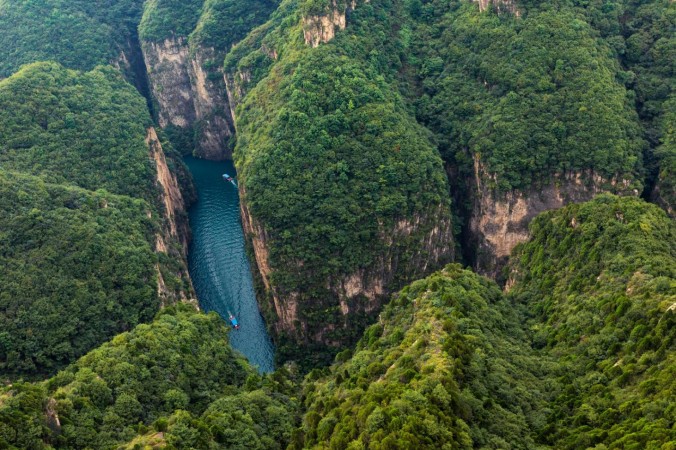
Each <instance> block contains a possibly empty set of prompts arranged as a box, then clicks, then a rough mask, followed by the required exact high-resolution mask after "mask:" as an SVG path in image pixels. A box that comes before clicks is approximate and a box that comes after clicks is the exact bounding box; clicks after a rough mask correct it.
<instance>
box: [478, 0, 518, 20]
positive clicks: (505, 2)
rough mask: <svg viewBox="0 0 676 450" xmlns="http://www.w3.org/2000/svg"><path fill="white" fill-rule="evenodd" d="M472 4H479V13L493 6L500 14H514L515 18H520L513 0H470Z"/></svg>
mask: <svg viewBox="0 0 676 450" xmlns="http://www.w3.org/2000/svg"><path fill="white" fill-rule="evenodd" d="M472 1H473V2H474V3H478V4H479V10H480V11H482V12H483V11H486V10H487V9H488V8H489V7H491V6H493V8H495V10H496V11H497V12H498V14H500V13H510V14H514V15H515V16H516V17H519V16H521V11H519V9H518V8H517V6H516V1H515V0H472Z"/></svg>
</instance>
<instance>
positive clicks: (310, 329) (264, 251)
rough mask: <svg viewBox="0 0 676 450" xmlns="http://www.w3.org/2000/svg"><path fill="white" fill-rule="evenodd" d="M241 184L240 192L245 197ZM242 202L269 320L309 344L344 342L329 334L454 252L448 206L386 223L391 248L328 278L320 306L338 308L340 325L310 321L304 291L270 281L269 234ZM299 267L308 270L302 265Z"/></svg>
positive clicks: (383, 238) (387, 246)
mask: <svg viewBox="0 0 676 450" xmlns="http://www.w3.org/2000/svg"><path fill="white" fill-rule="evenodd" d="M242 185H243V183H241V184H240V192H241V194H242V197H243V198H246V192H245V191H244V190H243V187H242ZM240 205H241V212H242V224H243V227H244V232H245V233H246V235H247V239H248V240H249V241H250V242H251V243H252V247H253V252H254V256H255V262H256V266H257V271H256V272H257V274H258V275H259V276H260V279H261V281H262V284H263V286H264V288H265V294H266V295H265V296H264V298H267V299H268V300H269V304H268V305H265V304H262V305H261V307H262V309H263V310H264V311H269V312H271V313H272V316H271V317H269V318H268V319H272V320H268V323H272V324H274V327H275V331H276V333H277V334H281V335H285V336H287V337H291V338H292V339H293V340H294V341H295V342H303V343H305V344H306V345H307V344H309V345H316V344H320V345H326V346H330V347H337V346H340V345H343V344H344V343H345V342H342V341H340V340H336V339H332V338H330V337H327V334H330V333H333V332H335V331H336V330H339V329H345V330H352V331H354V330H355V328H358V326H355V325H354V324H353V323H351V320H353V319H354V318H355V317H356V316H363V315H372V314H373V313H375V312H377V311H378V310H379V309H380V308H381V307H382V305H383V303H384V301H385V300H386V299H387V297H388V296H389V295H390V294H391V293H392V292H393V291H395V290H397V289H399V288H400V287H401V286H402V285H403V284H404V283H406V282H408V281H410V280H413V279H417V278H420V277H422V276H425V275H426V274H429V273H430V272H431V271H432V270H434V269H437V268H439V267H441V266H443V265H444V264H446V263H448V262H450V261H452V260H453V258H454V256H455V244H454V238H453V226H452V221H451V219H450V216H449V214H448V209H447V207H444V206H439V208H438V209H436V210H434V211H430V212H429V213H428V214H425V215H424V216H422V215H421V216H415V217H411V218H407V219H401V220H399V221H397V222H396V223H395V224H394V227H390V228H388V229H386V228H385V227H382V231H381V233H380V240H381V242H382V243H383V248H384V249H386V250H384V251H382V252H378V253H375V254H374V260H373V263H372V264H370V265H369V266H368V267H363V268H360V269H358V270H357V271H355V272H354V273H351V274H349V275H345V276H342V277H338V278H332V279H328V280H327V281H326V289H327V292H328V293H329V295H328V297H329V298H323V299H321V300H322V306H321V308H328V309H329V310H333V309H334V308H338V309H339V311H340V315H341V317H340V320H339V321H338V323H335V321H334V323H328V322H329V321H330V318H329V317H328V315H326V317H325V318H326V321H323V322H316V321H315V322H312V321H309V320H308V319H307V312H308V311H309V310H313V309H315V308H314V306H313V305H309V304H308V299H307V298H305V297H306V296H304V294H303V293H301V292H285V293H284V294H283V295H280V294H279V293H278V292H276V290H275V288H274V286H273V285H272V283H271V282H270V276H271V269H270V264H269V250H268V249H269V245H268V243H269V241H270V239H269V236H268V234H267V232H266V230H265V229H264V228H263V227H262V226H260V224H258V223H257V222H256V220H255V219H254V218H253V216H252V215H251V213H250V211H249V209H248V208H247V206H246V201H242V202H241V204H240ZM439 217H443V219H439ZM411 252H412V254H411ZM298 269H299V272H302V271H303V267H302V264H299V267H298ZM261 298H263V297H259V301H260V300H261ZM301 309H302V310H303V312H302V313H301Z"/></svg>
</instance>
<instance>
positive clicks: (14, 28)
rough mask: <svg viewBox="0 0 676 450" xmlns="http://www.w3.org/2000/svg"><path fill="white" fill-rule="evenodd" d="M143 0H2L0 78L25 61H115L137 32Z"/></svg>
mask: <svg viewBox="0 0 676 450" xmlns="http://www.w3.org/2000/svg"><path fill="white" fill-rule="evenodd" d="M142 3H143V0H30V1H27V0H3V1H2V2H0V78H6V77H8V76H10V75H11V74H12V73H14V72H16V71H17V70H18V69H19V67H21V66H22V65H23V64H27V63H32V62H36V61H58V62H60V63H62V64H63V65H65V66H66V67H69V68H72V69H80V70H91V69H93V68H94V67H95V66H97V65H99V64H109V63H110V62H112V61H114V60H116V59H117V58H118V57H119V55H120V52H121V51H122V50H123V49H127V48H128V39H129V38H130V36H133V35H134V34H135V32H136V31H135V30H136V25H137V24H138V21H139V19H140V16H141V5H142Z"/></svg>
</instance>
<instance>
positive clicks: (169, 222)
mask: <svg viewBox="0 0 676 450" xmlns="http://www.w3.org/2000/svg"><path fill="white" fill-rule="evenodd" d="M146 144H147V145H148V151H149V154H150V158H151V160H152V161H154V163H155V168H156V170H157V178H156V183H157V187H158V190H159V192H160V201H161V205H162V206H163V208H162V229H161V231H160V232H159V233H158V234H157V236H156V241H155V251H156V252H158V253H164V254H170V255H171V256H173V257H174V258H176V259H178V260H180V262H181V263H180V264H179V265H180V268H179V271H178V273H176V274H175V275H176V276H177V278H179V279H183V280H186V281H187V286H188V287H187V289H185V290H179V291H178V292H172V291H170V290H169V289H168V288H167V285H166V283H165V280H164V276H163V275H162V270H161V268H160V264H158V265H157V267H156V269H157V289H158V294H159V297H160V299H161V301H162V304H163V305H166V304H168V303H173V302H175V301H176V300H182V301H191V302H195V300H194V297H195V296H194V294H193V292H194V291H193V289H192V282H191V281H190V275H189V273H188V270H187V267H188V265H187V259H186V258H187V252H188V245H189V243H190V226H189V224H188V219H187V211H186V204H185V201H184V199H183V195H182V194H181V189H180V188H179V183H178V179H177V178H176V175H175V174H174V173H173V172H172V171H171V170H169V166H168V165H167V159H166V156H165V154H164V150H163V149H162V144H161V143H160V140H159V138H158V137H157V132H156V131H155V129H154V128H152V127H151V128H148V131H147V134H146ZM173 242H177V243H178V244H179V245H172V243H173ZM176 249H178V252H177V251H176Z"/></svg>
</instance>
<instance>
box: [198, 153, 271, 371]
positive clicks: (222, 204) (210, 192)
mask: <svg viewBox="0 0 676 450" xmlns="http://www.w3.org/2000/svg"><path fill="white" fill-rule="evenodd" d="M185 162H186V164H187V165H188V167H189V168H190V171H191V172H192V175H193V178H194V180H195V186H196V187H197V193H198V195H199V201H198V202H197V203H196V204H195V205H193V207H192V208H191V209H190V211H189V213H190V227H191V229H192V244H191V245H190V252H189V255H188V264H189V266H190V276H191V278H192V281H193V283H194V285H195V291H197V299H198V300H199V304H200V307H201V308H202V309H203V310H204V311H216V312H217V313H219V314H220V315H221V317H223V318H224V319H226V321H227V319H228V311H231V312H232V313H233V314H234V315H235V317H237V320H238V322H239V324H240V329H239V330H232V331H231V332H230V343H231V344H232V346H233V347H234V348H235V349H237V350H239V351H240V352H241V353H242V354H244V356H246V357H247V359H248V360H249V362H250V363H252V364H253V365H255V366H258V368H259V370H260V371H262V372H271V371H272V370H273V369H274V363H273V357H274V349H273V346H272V342H271V341H270V337H269V336H268V333H267V330H266V329H265V323H264V322H263V318H262V317H261V314H260V311H259V310H258V303H256V294H255V292H254V288H253V280H252V278H251V271H250V269H249V260H248V258H247V256H246V252H245V249H244V232H243V231H242V224H241V221H240V215H239V214H240V211H239V196H238V194H237V189H236V188H235V186H233V185H232V184H231V183H229V182H227V181H225V180H223V178H222V175H223V174H224V173H228V174H230V175H232V176H234V175H235V169H234V167H233V164H232V162H230V161H226V162H214V161H205V160H201V159H196V158H192V157H188V158H186V159H185Z"/></svg>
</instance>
